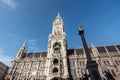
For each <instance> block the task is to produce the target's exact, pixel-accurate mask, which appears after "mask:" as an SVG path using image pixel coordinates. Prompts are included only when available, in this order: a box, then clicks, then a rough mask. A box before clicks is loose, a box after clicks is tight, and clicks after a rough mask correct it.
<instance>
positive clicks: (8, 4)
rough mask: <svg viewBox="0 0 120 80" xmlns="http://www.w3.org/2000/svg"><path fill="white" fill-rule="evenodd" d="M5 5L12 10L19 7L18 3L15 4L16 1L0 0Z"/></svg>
mask: <svg viewBox="0 0 120 80" xmlns="http://www.w3.org/2000/svg"><path fill="white" fill-rule="evenodd" d="M0 1H1V2H2V3H3V4H4V5H6V6H8V7H10V8H12V9H16V7H17V3H16V2H15V0H0Z"/></svg>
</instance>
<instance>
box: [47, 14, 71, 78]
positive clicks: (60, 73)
mask: <svg viewBox="0 0 120 80" xmlns="http://www.w3.org/2000/svg"><path fill="white" fill-rule="evenodd" d="M46 63H47V65H46V74H47V76H46V77H47V80H60V79H66V78H68V77H69V73H68V64H67V42H66V34H65V32H64V29H63V20H62V17H61V16H60V13H58V15H57V17H56V19H55V20H54V21H53V26H52V34H50V35H49V40H48V54H47V62H46Z"/></svg>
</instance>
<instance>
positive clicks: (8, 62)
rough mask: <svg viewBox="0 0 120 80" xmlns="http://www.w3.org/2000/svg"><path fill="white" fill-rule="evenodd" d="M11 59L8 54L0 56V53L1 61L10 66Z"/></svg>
mask: <svg viewBox="0 0 120 80" xmlns="http://www.w3.org/2000/svg"><path fill="white" fill-rule="evenodd" d="M12 60H13V58H11V57H9V56H3V55H2V56H1V55H0V61H1V62H3V63H4V64H6V65H8V66H11V61H12Z"/></svg>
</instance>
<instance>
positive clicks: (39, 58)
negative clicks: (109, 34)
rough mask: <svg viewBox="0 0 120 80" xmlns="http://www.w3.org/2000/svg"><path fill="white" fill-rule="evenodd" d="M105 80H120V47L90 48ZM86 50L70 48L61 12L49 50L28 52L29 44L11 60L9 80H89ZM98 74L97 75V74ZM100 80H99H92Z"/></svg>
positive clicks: (49, 40)
mask: <svg viewBox="0 0 120 80" xmlns="http://www.w3.org/2000/svg"><path fill="white" fill-rule="evenodd" d="M89 53H90V55H91V57H92V59H93V60H95V61H96V62H97V64H98V71H99V73H100V76H101V79H102V80H120V45H112V46H99V47H95V46H94V45H92V46H91V47H89ZM86 74H87V75H88V78H89V76H91V75H90V74H89V72H88V70H87V69H86V55H85V50H84V48H79V49H67V42H66V34H65V32H64V29H63V20H62V17H61V16H60V14H59V13H58V15H57V17H56V19H55V20H54V22H53V26H52V33H51V34H50V35H49V39H48V51H45V52H33V53H28V52H26V42H25V43H24V44H23V45H22V47H21V48H20V50H19V51H18V53H17V56H16V58H15V59H14V60H13V61H12V67H10V68H9V70H8V74H7V75H6V80H88V79H85V78H84V77H85V75H86ZM95 75H97V74H95ZM92 80H97V79H92Z"/></svg>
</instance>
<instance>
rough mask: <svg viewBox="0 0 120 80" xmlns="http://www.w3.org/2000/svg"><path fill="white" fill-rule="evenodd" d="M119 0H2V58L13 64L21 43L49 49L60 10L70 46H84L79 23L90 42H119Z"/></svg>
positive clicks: (0, 42)
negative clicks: (49, 37)
mask: <svg viewBox="0 0 120 80" xmlns="http://www.w3.org/2000/svg"><path fill="white" fill-rule="evenodd" d="M119 4H120V0H0V61H2V62H4V63H5V64H7V65H10V61H11V60H12V59H14V58H15V56H16V53H17V51H18V50H19V48H20V46H21V45H22V43H23V42H24V41H25V40H27V41H28V43H29V44H28V45H27V47H28V51H29V52H33V51H46V50H47V44H48V35H49V34H50V33H51V32H52V22H53V20H54V19H55V17H56V16H57V13H58V11H59V12H60V14H61V16H62V18H63V21H64V31H65V32H66V36H67V44H68V48H79V47H82V43H81V39H80V37H79V35H78V30H77V27H78V25H81V26H82V27H83V28H84V29H85V37H86V40H87V43H88V45H89V46H90V45H91V43H93V44H94V45H95V46H103V45H115V44H119V43H120V36H119V35H120V5H119Z"/></svg>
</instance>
